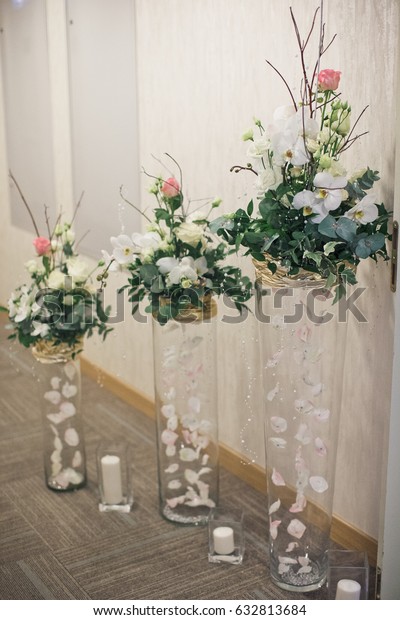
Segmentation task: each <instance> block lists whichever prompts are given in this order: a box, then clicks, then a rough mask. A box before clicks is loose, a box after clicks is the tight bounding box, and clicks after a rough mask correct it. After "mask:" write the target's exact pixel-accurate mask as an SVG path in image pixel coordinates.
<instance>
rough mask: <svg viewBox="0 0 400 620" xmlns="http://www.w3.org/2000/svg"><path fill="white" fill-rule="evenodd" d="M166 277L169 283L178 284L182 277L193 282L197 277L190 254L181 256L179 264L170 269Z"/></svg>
mask: <svg viewBox="0 0 400 620" xmlns="http://www.w3.org/2000/svg"><path fill="white" fill-rule="evenodd" d="M168 279H169V282H170V283H171V284H180V282H181V280H182V279H185V280H190V281H191V282H195V281H196V280H197V279H198V275H197V272H196V270H195V265H194V260H193V258H192V257H191V256H185V257H184V258H182V260H181V261H180V263H179V265H177V266H176V267H174V268H173V269H172V271H170V273H169V276H168Z"/></svg>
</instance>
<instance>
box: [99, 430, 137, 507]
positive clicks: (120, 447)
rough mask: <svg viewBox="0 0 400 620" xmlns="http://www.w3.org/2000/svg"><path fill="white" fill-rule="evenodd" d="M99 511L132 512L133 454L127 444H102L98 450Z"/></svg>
mask: <svg viewBox="0 0 400 620" xmlns="http://www.w3.org/2000/svg"><path fill="white" fill-rule="evenodd" d="M97 476H98V485H99V494H100V501H99V510H100V511H101V512H109V511H112V510H116V511H118V512H130V510H131V508H132V505H133V493H132V480H131V452H130V449H129V446H128V445H127V444H126V443H125V442H114V443H109V442H102V443H100V445H99V447H98V448H97Z"/></svg>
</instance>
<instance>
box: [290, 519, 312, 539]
mask: <svg viewBox="0 0 400 620" xmlns="http://www.w3.org/2000/svg"><path fill="white" fill-rule="evenodd" d="M306 529H307V528H306V526H305V525H304V523H302V522H301V521H299V520H298V519H292V520H291V522H290V523H289V525H288V527H287V531H288V533H289V534H290V535H291V536H294V537H295V538H301V537H302V536H303V534H304V532H305V531H306Z"/></svg>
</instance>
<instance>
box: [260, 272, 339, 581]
mask: <svg viewBox="0 0 400 620" xmlns="http://www.w3.org/2000/svg"><path fill="white" fill-rule="evenodd" d="M310 276H311V277H310ZM333 297H334V295H333V293H332V292H331V291H329V290H327V289H326V286H325V281H324V280H322V279H321V278H320V277H319V276H318V275H316V276H315V277H312V274H309V273H308V272H304V271H303V272H300V273H299V275H298V276H297V277H296V278H290V277H288V276H287V275H286V273H285V270H284V269H281V268H279V269H278V271H277V272H276V273H275V275H272V273H271V272H270V271H269V270H268V268H267V266H266V263H265V264H264V263H256V299H257V315H258V320H259V326H260V332H261V333H260V343H261V352H262V353H261V357H262V367H263V377H264V382H263V383H264V396H265V409H266V419H265V443H266V472H267V492H268V513H269V565H270V573H271V578H272V580H273V581H274V582H275V583H276V584H277V585H278V586H279V587H281V588H282V589H284V590H290V591H294V592H296V591H297V592H308V591H312V590H316V589H317V588H319V587H321V586H322V585H323V584H324V582H325V581H326V577H327V569H328V549H329V546H330V529H331V522H332V504H333V494H334V482H335V480H334V479H335V463H336V450H337V438H338V429H339V415H340V408H341V394H342V380H343V366H344V352H345V332H346V317H345V312H343V305H342V304H341V303H335V304H333Z"/></svg>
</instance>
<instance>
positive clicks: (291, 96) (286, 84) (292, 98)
mask: <svg viewBox="0 0 400 620" xmlns="http://www.w3.org/2000/svg"><path fill="white" fill-rule="evenodd" d="M265 62H266V63H267V64H268V65H269V66H270V67H272V68H273V70H274V71H276V73H277V74H278V75H279V77H280V78H281V80H282V81H283V83H284V84H285V86H286V88H287V89H288V91H289V94H290V98H291V100H292V102H293V105H294V109H295V110H296V112H297V103H296V101H295V98H294V97H293V93H292V91H291V90H290V86H289V84H288V83H287V81H286V80H285V78H284V77H283V75H282V73H281V72H280V71H278V69H277V68H276V67H274V65H273V64H272V63H271V62H270V61H269V60H266V61H265Z"/></svg>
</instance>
